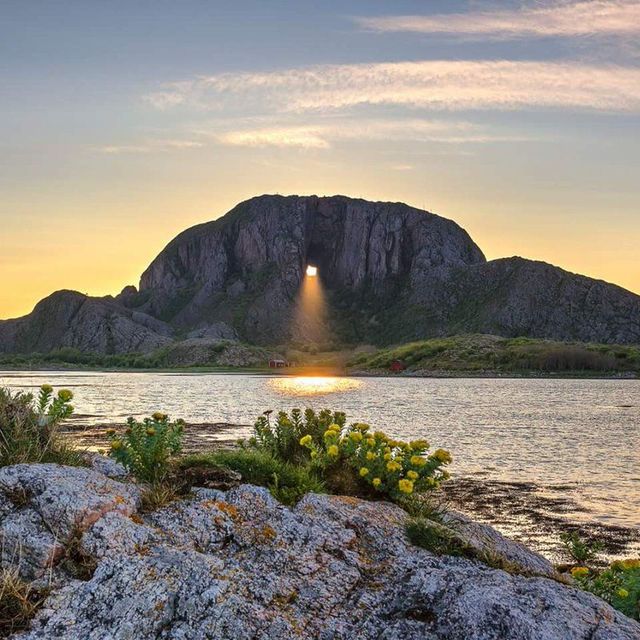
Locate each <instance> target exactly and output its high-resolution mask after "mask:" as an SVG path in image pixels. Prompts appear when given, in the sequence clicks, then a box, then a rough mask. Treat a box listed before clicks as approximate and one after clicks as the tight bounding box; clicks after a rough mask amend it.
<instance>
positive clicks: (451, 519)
mask: <svg viewBox="0 0 640 640" xmlns="http://www.w3.org/2000/svg"><path fill="white" fill-rule="evenodd" d="M443 523H444V524H445V525H446V526H448V527H449V528H450V529H451V530H452V531H453V533H454V534H455V535H456V536H457V537H458V538H459V539H460V540H461V541H462V542H463V543H464V544H465V545H467V546H468V547H469V548H470V549H471V550H472V551H473V552H474V553H475V554H476V555H477V556H479V557H481V558H486V559H488V560H492V561H494V562H495V563H496V564H498V565H502V566H504V567H509V568H511V569H512V570H513V571H518V572H520V573H523V574H527V575H532V576H547V577H549V578H557V577H558V576H557V572H556V570H555V568H554V566H553V564H551V562H549V560H547V559H546V558H545V557H544V556H541V555H540V554H539V553H536V552H535V551H532V550H531V549H528V548H527V547H525V546H524V545H523V544H520V543H519V542H515V541H514V540H509V538H506V537H505V536H503V535H502V534H501V533H499V532H498V531H496V530H495V529H494V528H493V527H490V526H489V525H487V524H481V523H479V522H474V521H473V520H471V518H469V517H467V516H465V515H464V514H462V513H457V512H455V511H450V512H448V513H445V514H444V515H443Z"/></svg>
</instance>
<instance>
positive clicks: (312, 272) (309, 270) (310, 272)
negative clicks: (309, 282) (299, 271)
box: [307, 265, 318, 278]
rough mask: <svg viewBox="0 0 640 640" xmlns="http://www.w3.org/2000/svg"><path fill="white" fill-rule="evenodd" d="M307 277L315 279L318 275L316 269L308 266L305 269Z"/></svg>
mask: <svg viewBox="0 0 640 640" xmlns="http://www.w3.org/2000/svg"><path fill="white" fill-rule="evenodd" d="M307 275H308V276H311V277H312V278H315V277H316V276H317V275H318V267H314V266H313V265H309V266H308V267H307Z"/></svg>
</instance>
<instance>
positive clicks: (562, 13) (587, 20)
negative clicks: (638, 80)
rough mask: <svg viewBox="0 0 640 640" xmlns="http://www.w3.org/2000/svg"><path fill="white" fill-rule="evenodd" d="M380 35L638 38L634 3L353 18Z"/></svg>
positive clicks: (638, 9) (604, 0)
mask: <svg viewBox="0 0 640 640" xmlns="http://www.w3.org/2000/svg"><path fill="white" fill-rule="evenodd" d="M356 21H357V23H358V24H360V25H361V26H363V27H365V28H366V29H371V30H373V31H379V32H402V31H404V32H416V33H446V34H460V35H465V36H482V37H492V38H504V39H511V38H520V37H532V36H533V37H545V36H561V37H562V36H568V37H570V36H594V35H632V34H640V2H638V1H637V0H584V1H582V2H547V3H543V4H539V3H538V4H534V5H530V6H523V7H522V8H520V9H517V10H495V11H471V12H468V13H451V14H438V15H431V16H419V15H418V16H416V15H408V16H385V17H364V18H357V19H356Z"/></svg>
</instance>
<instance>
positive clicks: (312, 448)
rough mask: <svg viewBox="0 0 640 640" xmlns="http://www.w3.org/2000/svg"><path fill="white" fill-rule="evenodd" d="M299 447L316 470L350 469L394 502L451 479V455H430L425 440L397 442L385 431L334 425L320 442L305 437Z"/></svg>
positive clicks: (313, 438)
mask: <svg viewBox="0 0 640 640" xmlns="http://www.w3.org/2000/svg"><path fill="white" fill-rule="evenodd" d="M300 445H301V446H303V447H305V448H306V449H308V451H309V456H310V458H311V460H312V461H313V463H314V464H315V465H316V466H318V467H320V468H324V469H327V468H329V467H332V466H336V465H341V464H342V465H347V466H349V467H351V468H352V469H354V470H355V471H356V472H357V475H358V477H359V478H360V479H361V480H362V481H364V482H365V483H367V485H369V486H370V487H372V488H373V489H374V490H375V491H376V492H379V493H381V494H386V495H388V496H389V497H391V498H394V499H398V498H402V497H403V496H408V495H411V494H413V493H422V492H424V491H427V490H429V489H433V488H435V487H437V486H438V485H439V484H440V482H441V481H442V480H446V479H447V478H448V477H449V474H448V473H447V471H446V470H445V469H444V468H443V467H444V466H446V465H448V464H449V463H450V462H451V454H450V453H449V452H448V451H445V450H444V449H438V450H436V451H435V452H433V453H432V454H429V453H428V451H429V443H428V442H427V441H426V440H413V441H411V442H404V441H402V440H395V439H393V438H390V437H388V436H387V435H386V434H385V433H383V432H382V431H373V432H372V431H371V428H370V427H369V425H368V424H363V423H356V424H353V425H351V426H349V427H348V428H345V427H344V425H340V424H338V423H334V424H331V425H329V427H328V428H327V430H326V431H325V432H324V433H323V434H322V437H321V438H318V437H314V436H313V435H311V434H307V435H305V436H303V437H302V438H301V439H300Z"/></svg>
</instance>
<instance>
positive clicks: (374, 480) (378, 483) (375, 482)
mask: <svg viewBox="0 0 640 640" xmlns="http://www.w3.org/2000/svg"><path fill="white" fill-rule="evenodd" d="M371 484H372V485H373V486H374V487H375V488H376V489H377V488H378V487H379V486H380V485H381V484H382V480H380V478H374V479H373V480H372V481H371Z"/></svg>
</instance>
